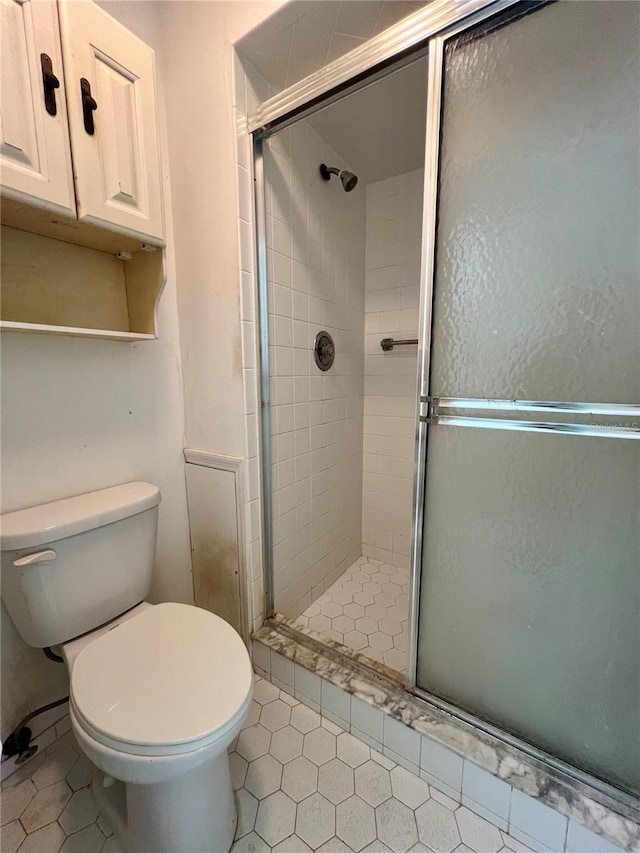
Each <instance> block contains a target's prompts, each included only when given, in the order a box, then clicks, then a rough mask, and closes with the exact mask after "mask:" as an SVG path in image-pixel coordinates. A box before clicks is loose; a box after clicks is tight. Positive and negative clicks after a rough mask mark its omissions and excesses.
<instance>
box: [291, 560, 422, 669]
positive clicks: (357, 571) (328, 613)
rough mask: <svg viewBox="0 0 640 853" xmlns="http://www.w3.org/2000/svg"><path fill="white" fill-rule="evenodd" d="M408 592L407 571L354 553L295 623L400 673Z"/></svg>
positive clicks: (404, 657)
mask: <svg viewBox="0 0 640 853" xmlns="http://www.w3.org/2000/svg"><path fill="white" fill-rule="evenodd" d="M408 595H409V570H408V569H399V568H397V567H396V566H391V565H389V564H388V563H380V562H379V561H378V560H374V559H373V557H358V559H357V560H356V561H355V563H354V564H353V565H352V566H350V567H349V568H348V569H347V570H346V572H345V573H344V574H343V575H341V576H340V577H339V578H338V580H336V581H335V582H334V583H332V584H331V586H330V587H329V589H327V590H325V592H324V593H323V594H322V595H321V596H320V598H318V599H317V600H316V601H314V602H313V604H312V605H311V606H310V607H307V609H306V610H305V611H304V613H302V614H301V615H300V616H298V618H297V620H296V621H298V622H299V623H300V624H301V625H304V626H305V627H306V628H311V629H312V630H313V631H318V632H319V633H320V634H325V635H326V636H327V637H330V638H331V639H332V640H337V642H339V643H342V644H343V645H345V646H348V647H349V648H350V649H353V650H354V651H356V652H360V653H361V654H363V655H367V657H370V658H372V659H373V660H376V661H378V662H379V663H384V664H386V665H387V666H390V667H391V668H392V669H395V670H397V671H398V672H403V671H404V668H405V666H406V657H407V624H408V618H409V598H408Z"/></svg>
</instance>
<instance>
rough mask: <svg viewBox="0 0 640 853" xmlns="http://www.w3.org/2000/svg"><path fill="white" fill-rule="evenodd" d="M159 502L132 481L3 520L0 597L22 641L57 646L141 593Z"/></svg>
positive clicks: (155, 493)
mask: <svg viewBox="0 0 640 853" xmlns="http://www.w3.org/2000/svg"><path fill="white" fill-rule="evenodd" d="M159 503H160V490H159V489H158V487H157V486H153V485H151V484H150V483H141V482H135V483H124V484H122V485H121V486H113V487H111V488H109V489H101V490H100V491H98V492H88V493H87V494H84V495H76V496H75V497H72V498H66V499H65V500H60V501H53V502H52V503H48V504H42V505H41V506H34V507H29V508H28V509H21V510H17V511H16V512H10V513H7V514H6V515H3V516H2V517H1V520H0V521H1V527H0V548H1V564H0V565H1V572H2V598H3V600H4V603H5V605H6V607H7V610H8V611H9V613H10V615H11V618H12V619H13V621H14V623H15V626H16V628H17V629H18V631H19V632H20V635H21V636H22V638H23V640H24V641H25V642H26V643H28V644H29V645H30V646H36V647H40V648H42V647H44V646H53V645H56V644H58V643H63V642H65V641H67V640H70V639H71V638H73V637H78V636H79V635H80V634H84V633H86V632H87V631H91V630H93V629H94V628H97V627H98V626H99V625H102V624H104V623H105V622H108V621H109V620H110V619H114V618H115V617H116V616H119V615H120V614H121V613H124V612H125V610H128V609H129V608H130V607H133V606H134V605H136V604H138V603H139V602H140V601H143V600H144V599H145V598H146V596H147V594H148V592H149V585H150V583H151V570H152V567H153V557H154V553H155V546H156V532H157V527H158V504H159Z"/></svg>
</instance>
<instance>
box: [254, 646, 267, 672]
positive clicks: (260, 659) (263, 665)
mask: <svg viewBox="0 0 640 853" xmlns="http://www.w3.org/2000/svg"><path fill="white" fill-rule="evenodd" d="M252 649H253V663H254V665H255V666H259V667H260V669H261V670H262V671H263V672H267V673H270V672H271V649H270V648H269V647H268V646H264V645H263V644H262V643H256V642H255V641H254V642H253V646H252Z"/></svg>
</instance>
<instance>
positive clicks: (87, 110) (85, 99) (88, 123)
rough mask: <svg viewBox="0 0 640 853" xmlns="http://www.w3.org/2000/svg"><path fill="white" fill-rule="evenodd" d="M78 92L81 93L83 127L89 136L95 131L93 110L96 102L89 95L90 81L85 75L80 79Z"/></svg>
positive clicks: (96, 107) (96, 105)
mask: <svg viewBox="0 0 640 853" xmlns="http://www.w3.org/2000/svg"><path fill="white" fill-rule="evenodd" d="M80 93H81V95H82V115H83V117H84V129H85V130H86V131H87V133H88V134H89V136H93V134H94V133H95V132H96V129H95V125H94V123H93V111H94V110H97V109H98V104H97V103H96V101H95V99H94V98H92V97H91V83H89V81H88V80H87V78H86V77H82V78H81V79H80Z"/></svg>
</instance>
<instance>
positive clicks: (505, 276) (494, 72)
mask: <svg viewBox="0 0 640 853" xmlns="http://www.w3.org/2000/svg"><path fill="white" fill-rule="evenodd" d="M639 81H640V3H630V2H615V0H614V2H609V3H606V4H605V3H594V2H571V3H553V4H550V5H549V6H546V7H544V8H542V9H540V10H538V11H536V12H533V13H532V14H529V15H526V16H524V17H522V18H520V19H518V20H516V21H514V22H512V23H510V24H508V25H507V26H504V27H502V28H500V29H495V30H494V31H492V32H490V33H488V34H486V35H484V36H482V37H481V38H479V39H475V40H467V41H466V42H464V41H460V40H459V41H457V42H453V43H450V46H449V47H448V50H447V55H446V59H445V74H444V91H443V94H444V106H443V112H442V136H441V138H442V142H441V170H440V192H439V201H438V233H437V255H436V257H437V274H436V281H435V293H436V302H435V306H434V318H435V322H434V332H433V352H432V363H431V364H432V366H431V376H432V384H431V392H432V393H433V394H435V395H442V396H447V395H448V396H462V397H509V398H513V397H515V398H520V399H523V398H524V399H538V400H540V399H546V400H575V401H580V400H584V401H593V402H598V401H599V402H614V401H615V402H620V403H622V402H627V403H636V402H638V401H639V400H640V334H639V332H638V330H639V329H640V180H639V157H638V151H639V150H640V98H639V97H638V85H639Z"/></svg>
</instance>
